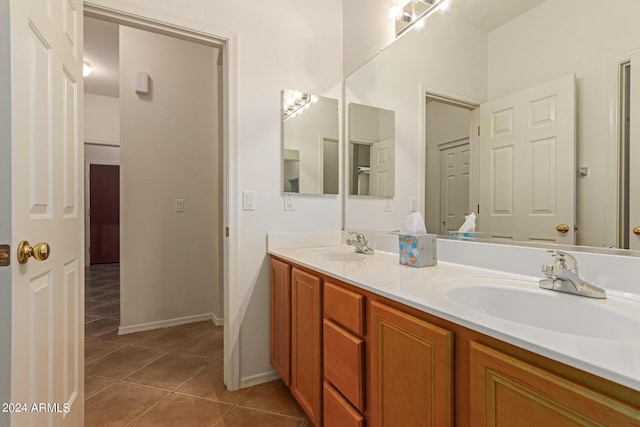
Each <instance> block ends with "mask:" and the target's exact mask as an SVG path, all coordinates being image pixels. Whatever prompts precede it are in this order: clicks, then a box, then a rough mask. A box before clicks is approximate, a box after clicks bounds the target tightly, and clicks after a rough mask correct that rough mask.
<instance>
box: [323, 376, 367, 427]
mask: <svg viewBox="0 0 640 427" xmlns="http://www.w3.org/2000/svg"><path fill="white" fill-rule="evenodd" d="M323 397H324V425H326V426H340V427H364V417H363V416H362V415H361V414H360V413H359V412H358V411H356V410H355V409H354V408H353V407H352V406H351V405H350V404H349V402H347V401H346V400H344V398H343V397H342V396H341V395H340V393H338V391H337V390H336V389H335V388H333V387H331V384H329V383H327V382H325V383H324V396H323Z"/></svg>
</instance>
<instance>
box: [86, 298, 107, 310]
mask: <svg viewBox="0 0 640 427" xmlns="http://www.w3.org/2000/svg"><path fill="white" fill-rule="evenodd" d="M85 297H86V295H85ZM105 304H107V303H106V302H104V301H97V300H93V299H88V298H87V299H86V300H85V302H84V309H85V310H93V309H94V308H96V307H100V306H102V305H105Z"/></svg>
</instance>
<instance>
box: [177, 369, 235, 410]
mask: <svg viewBox="0 0 640 427" xmlns="http://www.w3.org/2000/svg"><path fill="white" fill-rule="evenodd" d="M222 375H223V370H222V360H216V361H215V362H213V363H212V364H211V365H209V366H207V367H206V368H204V369H203V370H202V371H200V372H199V373H198V374H196V376H194V377H193V378H192V379H190V380H189V381H188V382H187V383H186V384H184V385H183V386H181V387H180V388H178V390H177V392H178V393H182V394H188V395H190V396H196V397H203V398H205V399H212V400H217V401H219V402H225V403H237V402H238V401H239V400H240V399H241V398H242V396H244V395H245V393H246V392H247V390H238V391H233V392H230V391H227V387H226V386H225V385H224V382H223V380H222Z"/></svg>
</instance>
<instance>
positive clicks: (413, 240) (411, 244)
mask: <svg viewBox="0 0 640 427" xmlns="http://www.w3.org/2000/svg"><path fill="white" fill-rule="evenodd" d="M398 240H399V243H400V264H402V265H408V266H409V267H430V266H432V265H436V264H437V263H438V256H437V248H438V244H437V236H436V235H435V234H421V235H415V234H399V235H398Z"/></svg>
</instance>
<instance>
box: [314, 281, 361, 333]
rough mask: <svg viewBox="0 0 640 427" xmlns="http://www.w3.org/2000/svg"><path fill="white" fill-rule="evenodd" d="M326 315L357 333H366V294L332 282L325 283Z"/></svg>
mask: <svg viewBox="0 0 640 427" xmlns="http://www.w3.org/2000/svg"><path fill="white" fill-rule="evenodd" d="M324 317H325V318H329V319H331V320H333V321H334V322H336V323H339V324H340V325H342V326H343V327H345V328H346V329H348V330H350V331H351V332H353V333H354V334H356V335H360V336H363V335H364V295H360V294H358V293H355V292H352V291H349V290H347V289H344V288H342V287H340V286H338V285H334V284H333V283H331V282H325V284H324Z"/></svg>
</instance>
